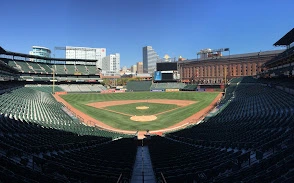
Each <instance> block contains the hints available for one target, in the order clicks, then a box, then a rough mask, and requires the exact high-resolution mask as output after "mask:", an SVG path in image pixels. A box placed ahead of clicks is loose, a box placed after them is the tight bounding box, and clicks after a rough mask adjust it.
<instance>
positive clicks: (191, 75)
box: [178, 50, 282, 84]
mask: <svg viewBox="0 0 294 183" xmlns="http://www.w3.org/2000/svg"><path fill="white" fill-rule="evenodd" d="M281 52H282V51H280V50H276V51H267V52H260V53H259V52H257V53H250V54H240V55H231V56H225V57H220V58H213V59H204V60H203V59H202V60H197V59H194V60H185V61H179V62H178V63H179V64H178V70H179V73H180V75H181V81H182V82H192V83H196V82H199V83H205V84H206V83H207V84H215V83H224V79H225V78H226V79H227V81H228V80H229V79H231V78H234V77H240V76H254V75H256V74H258V73H260V72H261V71H262V66H263V64H264V63H265V62H267V61H269V60H270V59H271V58H273V57H275V56H276V55H278V54H279V53H281Z"/></svg>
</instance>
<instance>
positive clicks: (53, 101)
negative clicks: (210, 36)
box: [0, 29, 294, 183]
mask: <svg viewBox="0 0 294 183" xmlns="http://www.w3.org/2000/svg"><path fill="white" fill-rule="evenodd" d="M293 42H294V29H292V30H290V31H289V32H288V33H286V34H285V35H284V36H282V37H281V39H279V40H278V41H276V43H274V46H286V49H283V50H275V51H264V52H255V53H244V54H238V55H229V56H220V55H216V56H214V57H205V58H197V59H192V60H180V61H177V62H168V63H162V62H160V63H157V69H156V71H155V72H154V75H153V78H151V79H150V80H141V81H128V82H127V83H126V85H123V86H107V85H106V84H105V83H104V82H103V80H104V78H103V77H102V74H101V72H102V71H101V69H100V68H98V67H97V66H96V60H84V59H66V58H48V57H41V56H34V55H29V54H24V53H18V52H12V51H8V50H6V49H5V48H2V47H0V158H1V161H0V182H29V183H33V182H44V183H46V182H48V183H49V182H50V183H51V182H117V183H127V182H132V183H133V182H134V183H136V182H158V183H179V182H185V183H188V182H189V183H190V182H191V183H192V182H193V183H194V182H293V181H294V156H293V152H294V139H293V134H294V126H293V125H294V82H293V79H294V78H293V74H294V66H293V64H294V47H293V46H290V45H293V44H292V43H293ZM224 50H225V51H227V50H228V48H226V49H224ZM203 53H204V52H201V54H203Z"/></svg>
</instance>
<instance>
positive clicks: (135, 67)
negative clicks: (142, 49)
mask: <svg viewBox="0 0 294 183" xmlns="http://www.w3.org/2000/svg"><path fill="white" fill-rule="evenodd" d="M131 72H132V73H136V72H137V65H132V66H131Z"/></svg>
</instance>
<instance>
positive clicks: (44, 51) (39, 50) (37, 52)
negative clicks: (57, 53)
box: [29, 46, 51, 62]
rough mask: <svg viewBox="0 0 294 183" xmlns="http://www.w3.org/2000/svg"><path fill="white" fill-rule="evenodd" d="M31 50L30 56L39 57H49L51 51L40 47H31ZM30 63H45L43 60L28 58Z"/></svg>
mask: <svg viewBox="0 0 294 183" xmlns="http://www.w3.org/2000/svg"><path fill="white" fill-rule="evenodd" d="M32 48H33V50H32V51H30V53H29V54H30V55H36V56H41V57H47V58H50V57H51V50H50V49H49V48H45V47H41V46H32ZM30 61H33V62H45V60H41V59H35V58H30Z"/></svg>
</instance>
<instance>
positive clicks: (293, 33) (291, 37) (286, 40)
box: [274, 28, 294, 46]
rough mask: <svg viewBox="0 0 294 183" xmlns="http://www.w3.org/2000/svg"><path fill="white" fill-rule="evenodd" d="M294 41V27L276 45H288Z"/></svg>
mask: <svg viewBox="0 0 294 183" xmlns="http://www.w3.org/2000/svg"><path fill="white" fill-rule="evenodd" d="M293 42H294V28H293V29H292V30H290V31H289V32H288V33H287V34H285V35H284V36H283V37H282V38H281V39H280V40H279V41H277V42H276V43H275V44H274V46H288V45H290V44H291V43H293Z"/></svg>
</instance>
